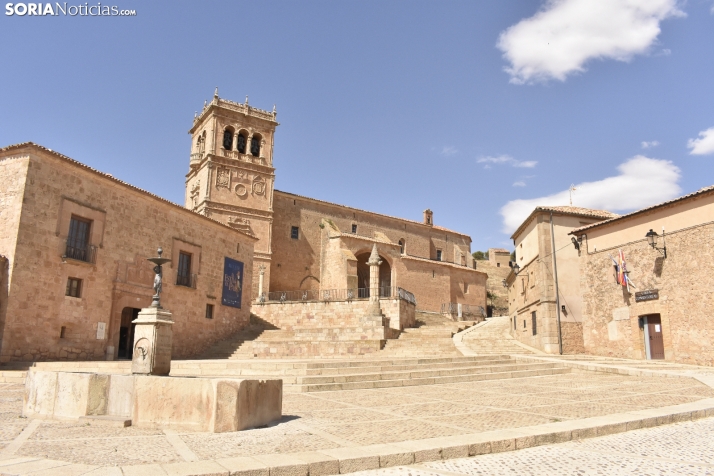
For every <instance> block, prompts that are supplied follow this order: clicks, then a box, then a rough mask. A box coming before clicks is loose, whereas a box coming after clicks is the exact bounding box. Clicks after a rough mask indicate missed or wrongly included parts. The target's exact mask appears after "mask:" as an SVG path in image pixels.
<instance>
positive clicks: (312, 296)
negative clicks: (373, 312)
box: [258, 286, 416, 306]
mask: <svg viewBox="0 0 714 476" xmlns="http://www.w3.org/2000/svg"><path fill="white" fill-rule="evenodd" d="M369 297H370V289H369V288H349V289H321V290H314V289H303V290H296V291H271V292H269V293H267V294H266V293H263V294H262V295H261V296H259V298H258V302H261V303H263V302H301V301H302V302H308V301H323V302H325V301H327V302H332V301H352V300H358V299H368V298H369ZM379 297H380V298H398V299H402V300H404V301H407V302H410V303H411V304H414V305H415V306H416V298H415V297H414V294H412V293H410V292H409V291H407V290H405V289H402V288H400V287H396V286H383V287H380V288H379Z"/></svg>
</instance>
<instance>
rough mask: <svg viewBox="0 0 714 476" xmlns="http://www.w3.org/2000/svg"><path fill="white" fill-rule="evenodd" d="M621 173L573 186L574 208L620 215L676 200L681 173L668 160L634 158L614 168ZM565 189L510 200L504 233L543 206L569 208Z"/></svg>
mask: <svg viewBox="0 0 714 476" xmlns="http://www.w3.org/2000/svg"><path fill="white" fill-rule="evenodd" d="M617 170H618V171H619V172H620V174H619V175H615V176H614V177H607V178H605V179H602V180H598V181H595V182H583V183H580V184H576V185H575V188H576V189H577V190H576V191H575V192H573V205H574V206H577V207H585V208H594V209H598V210H608V211H611V212H622V211H629V210H636V209H639V208H644V207H648V206H650V205H654V204H656V203H660V202H663V201H665V200H669V199H671V198H674V197H676V196H678V195H679V194H680V193H681V189H680V188H679V185H678V184H677V183H678V182H679V179H680V170H679V168H678V167H677V166H676V165H674V164H673V163H672V162H670V161H668V160H658V159H650V158H648V157H645V156H643V155H637V156H635V157H632V158H630V159H628V160H626V161H625V162H624V163H622V164H620V165H619V166H618V167H617ZM569 197H570V194H569V191H568V189H566V190H563V191H561V192H558V193H555V194H553V195H548V196H545V197H539V198H531V199H526V200H511V201H510V202H508V203H506V204H505V205H504V206H503V207H501V210H500V213H501V216H502V217H503V229H502V231H503V232H504V233H508V234H510V233H513V232H514V231H515V230H516V228H518V226H519V225H520V224H521V223H523V220H525V219H526V218H528V215H530V214H531V212H532V211H533V209H535V207H537V206H544V205H551V206H554V205H560V206H562V205H569V203H570V198H569Z"/></svg>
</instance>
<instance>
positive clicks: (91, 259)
mask: <svg viewBox="0 0 714 476" xmlns="http://www.w3.org/2000/svg"><path fill="white" fill-rule="evenodd" d="M62 258H63V259H64V258H69V259H75V260H77V261H84V262H85V263H96V262H97V247H96V246H93V245H81V244H77V243H76V242H72V241H71V240H67V246H66V247H65V251H64V255H63V256H62Z"/></svg>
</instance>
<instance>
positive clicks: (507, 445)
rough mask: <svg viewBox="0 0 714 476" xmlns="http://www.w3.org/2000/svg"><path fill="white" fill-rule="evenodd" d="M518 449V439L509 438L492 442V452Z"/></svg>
mask: <svg viewBox="0 0 714 476" xmlns="http://www.w3.org/2000/svg"><path fill="white" fill-rule="evenodd" d="M515 449H516V439H515V438H508V439H503V440H497V441H492V442H491V453H503V452H505V451H513V450H515Z"/></svg>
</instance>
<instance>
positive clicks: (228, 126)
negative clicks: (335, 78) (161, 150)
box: [185, 88, 278, 297]
mask: <svg viewBox="0 0 714 476" xmlns="http://www.w3.org/2000/svg"><path fill="white" fill-rule="evenodd" d="M276 116H277V113H276V112H275V107H273V111H272V112H268V111H264V110H262V109H257V108H254V107H252V106H250V105H249V104H248V97H247V96H246V98H245V103H243V104H241V103H237V102H233V101H228V100H225V99H221V98H219V97H218V88H216V92H215V93H214V95H213V99H212V100H211V101H210V102H207V103H204V105H203V110H202V111H201V112H200V113H198V114H196V116H195V117H194V119H193V127H191V130H189V131H188V132H189V134H191V159H190V161H189V172H188V174H187V175H186V197H185V206H186V208H189V209H191V210H194V211H196V212H198V213H201V214H203V215H206V216H208V217H211V218H213V219H215V220H218V221H221V222H223V223H226V224H227V225H229V226H232V227H234V228H236V229H238V230H241V231H244V232H247V233H250V234H253V235H254V236H256V237H257V238H258V239H259V241H258V242H256V244H255V255H254V259H253V277H254V282H253V296H254V297H257V286H258V277H259V276H260V272H259V270H260V267H261V266H263V267H264V269H265V274H267V276H265V277H264V282H265V283H270V275H269V273H270V258H271V229H272V225H273V186H274V183H275V168H273V144H274V137H275V128H276V127H277V126H278V123H277V121H276V120H275V118H276ZM263 292H268V289H267V286H266V287H264V288H263Z"/></svg>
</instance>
